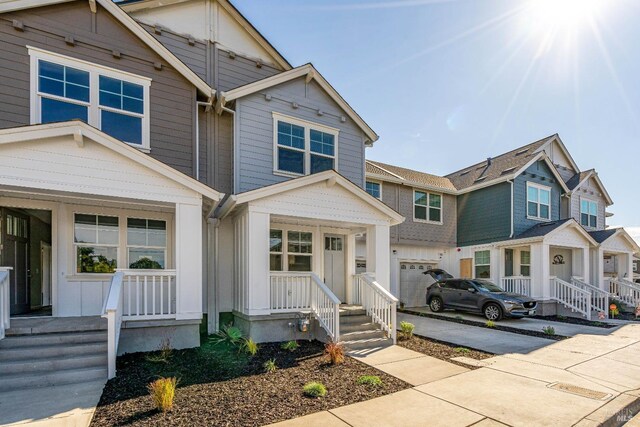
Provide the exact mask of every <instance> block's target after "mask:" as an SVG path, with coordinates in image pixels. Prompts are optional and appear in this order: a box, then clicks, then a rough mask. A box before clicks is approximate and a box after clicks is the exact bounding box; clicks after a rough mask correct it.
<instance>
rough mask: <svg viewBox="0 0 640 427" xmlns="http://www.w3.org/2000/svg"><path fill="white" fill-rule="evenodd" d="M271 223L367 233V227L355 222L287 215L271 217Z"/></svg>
mask: <svg viewBox="0 0 640 427" xmlns="http://www.w3.org/2000/svg"><path fill="white" fill-rule="evenodd" d="M271 222H272V223H278V224H289V225H301V226H306V227H315V226H320V227H327V228H341V229H345V230H349V231H350V232H351V233H365V232H366V231H367V229H366V227H364V226H363V225H362V224H356V223H353V222H345V221H329V220H317V219H311V218H299V217H292V216H286V215H271Z"/></svg>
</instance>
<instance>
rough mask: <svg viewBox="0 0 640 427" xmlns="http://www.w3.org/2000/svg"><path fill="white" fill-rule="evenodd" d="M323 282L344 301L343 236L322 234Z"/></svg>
mask: <svg viewBox="0 0 640 427" xmlns="http://www.w3.org/2000/svg"><path fill="white" fill-rule="evenodd" d="M324 283H326V285H327V286H328V287H329V289H331V291H332V292H333V293H334V294H335V295H336V296H337V297H338V299H339V300H340V301H345V300H346V298H345V293H346V291H345V270H344V236H338V235H333V234H331V235H330V234H325V236H324Z"/></svg>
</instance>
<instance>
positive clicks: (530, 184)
mask: <svg viewBox="0 0 640 427" xmlns="http://www.w3.org/2000/svg"><path fill="white" fill-rule="evenodd" d="M530 188H535V189H536V191H537V192H538V200H536V201H531V200H529V189H530ZM541 191H546V192H548V193H549V203H542V202H541V201H540V192H541ZM552 193H553V190H552V188H551V187H549V186H546V185H542V184H538V183H536V182H531V181H527V205H526V206H525V209H526V212H527V219H531V220H534V221H551V206H552V205H551V196H552ZM529 203H535V204H536V205H537V206H538V208H537V211H538V215H530V214H529ZM543 205H544V206H547V207H548V216H546V217H544V216H542V215H541V214H540V206H543Z"/></svg>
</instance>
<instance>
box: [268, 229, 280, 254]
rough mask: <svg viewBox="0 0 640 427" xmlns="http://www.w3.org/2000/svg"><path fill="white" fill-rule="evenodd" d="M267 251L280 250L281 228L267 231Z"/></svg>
mask: <svg viewBox="0 0 640 427" xmlns="http://www.w3.org/2000/svg"><path fill="white" fill-rule="evenodd" d="M269 252H282V230H271V231H270V232H269Z"/></svg>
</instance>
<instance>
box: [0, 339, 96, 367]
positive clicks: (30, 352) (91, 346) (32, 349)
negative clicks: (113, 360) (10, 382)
mask: <svg viewBox="0 0 640 427" xmlns="http://www.w3.org/2000/svg"><path fill="white" fill-rule="evenodd" d="M96 353H98V354H100V353H104V354H107V343H106V341H104V342H92V343H81V344H54V345H35V346H24V347H14V348H5V349H2V351H0V362H11V361H19V360H36V359H47V358H52V357H59V358H66V357H71V356H82V355H86V354H96Z"/></svg>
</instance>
